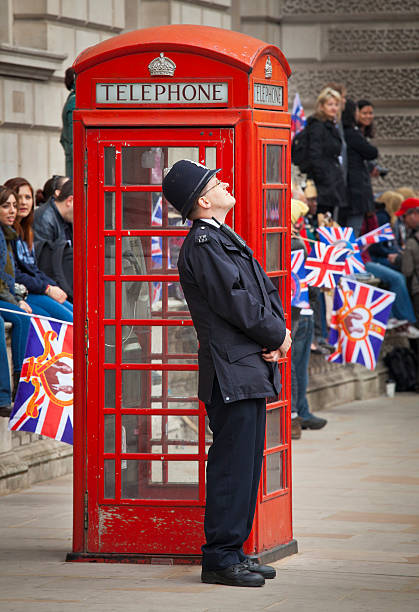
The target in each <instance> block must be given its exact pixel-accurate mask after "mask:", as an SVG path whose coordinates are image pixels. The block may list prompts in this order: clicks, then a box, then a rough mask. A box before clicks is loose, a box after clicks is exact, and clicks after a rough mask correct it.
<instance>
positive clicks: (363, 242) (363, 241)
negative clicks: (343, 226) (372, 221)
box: [357, 223, 396, 247]
mask: <svg viewBox="0 0 419 612" xmlns="http://www.w3.org/2000/svg"><path fill="white" fill-rule="evenodd" d="M395 239H396V237H395V235H394V234H393V230H392V229H391V225H390V223H384V225H380V227H377V229H374V230H371V231H370V232H368V233H367V234H364V235H363V236H360V237H359V238H358V239H357V243H358V244H359V246H363V247H366V246H369V245H370V244H376V243H377V242H387V241H388V240H395Z"/></svg>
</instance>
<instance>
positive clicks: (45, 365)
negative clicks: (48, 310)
mask: <svg viewBox="0 0 419 612" xmlns="http://www.w3.org/2000/svg"><path fill="white" fill-rule="evenodd" d="M9 429H10V430H14V431H17V430H19V431H21V430H24V431H30V432H32V433H37V434H41V435H43V436H47V437H48V438H53V439H55V440H60V441H61V442H67V444H73V325H71V324H69V323H65V322H59V321H55V320H49V319H46V318H44V317H42V318H40V317H36V316H33V317H32V318H31V324H30V326H29V334H28V341H27V344H26V354H25V359H24V361H23V365H22V371H21V374H20V380H19V386H18V390H17V394H16V398H15V403H14V408H13V412H12V414H11V416H10V420H9Z"/></svg>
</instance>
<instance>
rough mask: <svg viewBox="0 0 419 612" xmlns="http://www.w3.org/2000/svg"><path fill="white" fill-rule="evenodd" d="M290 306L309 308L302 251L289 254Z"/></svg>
mask: <svg viewBox="0 0 419 612" xmlns="http://www.w3.org/2000/svg"><path fill="white" fill-rule="evenodd" d="M291 306H295V307H296V308H309V301H308V287H307V281H306V270H305V267H304V251H303V249H299V250H298V251H292V252H291Z"/></svg>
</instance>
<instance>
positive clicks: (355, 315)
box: [327, 278, 395, 370]
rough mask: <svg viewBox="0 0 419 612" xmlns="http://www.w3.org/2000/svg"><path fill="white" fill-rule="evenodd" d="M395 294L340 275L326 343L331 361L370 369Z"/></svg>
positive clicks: (381, 338)
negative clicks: (333, 348) (330, 350)
mask: <svg viewBox="0 0 419 612" xmlns="http://www.w3.org/2000/svg"><path fill="white" fill-rule="evenodd" d="M394 298H395V295H394V293H392V292H391V291H384V290H383V289H377V288H376V287H372V286H370V285H366V284H364V283H359V282H357V281H353V280H350V279H348V278H342V279H341V281H340V283H339V287H336V290H335V296H334V304H333V313H332V319H331V323H330V335H329V343H330V344H333V345H334V346H335V351H334V352H333V353H332V354H331V355H329V356H328V357H327V359H328V361H333V362H335V363H360V364H362V365H363V366H365V367H366V368H368V369H370V370H374V368H375V366H376V363H377V359H378V355H379V352H380V348H381V344H382V342H383V339H384V335H385V333H386V325H387V321H388V318H389V316H390V311H391V305H392V303H393V302H394Z"/></svg>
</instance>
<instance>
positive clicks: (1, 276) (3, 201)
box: [0, 186, 32, 416]
mask: <svg viewBox="0 0 419 612" xmlns="http://www.w3.org/2000/svg"><path fill="white" fill-rule="evenodd" d="M16 213H17V199H16V196H15V194H14V192H13V191H12V190H11V189H8V188H7V187H4V186H1V187H0V309H1V310H0V314H1V317H2V319H3V320H4V321H8V322H9V323H12V326H13V327H12V360H13V381H14V391H16V388H17V384H18V382H19V378H20V371H21V369H22V362H23V359H24V358H25V348H26V339H27V337H28V330H29V323H30V318H29V317H26V316H22V315H21V314H19V313H25V312H26V313H28V314H30V313H31V312H32V310H31V307H30V306H29V304H27V303H26V302H25V301H24V300H22V299H21V298H20V297H18V296H17V295H15V274H14V258H13V248H12V243H13V242H14V241H15V240H16V232H15V230H14V229H13V223H14V222H15V219H16ZM10 311H14V312H10ZM0 333H1V334H2V337H3V338H4V330H0ZM3 348H4V347H3ZM0 359H1V364H0V367H1V369H2V372H3V376H4V374H5V373H7V374H6V375H7V376H8V375H9V364H8V361H7V353H6V352H5V351H4V350H3V351H1V353H0ZM2 383H3V386H4V389H3V392H2V395H1V398H2V402H1V403H2V404H3V402H6V403H5V404H3V408H4V412H5V414H4V415H3V416H9V414H10V411H8V408H9V405H8V404H9V402H8V401H7V400H8V397H9V395H10V387H8V386H7V381H6V379H5V380H3V379H2ZM8 412H9V414H7V413H8Z"/></svg>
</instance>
